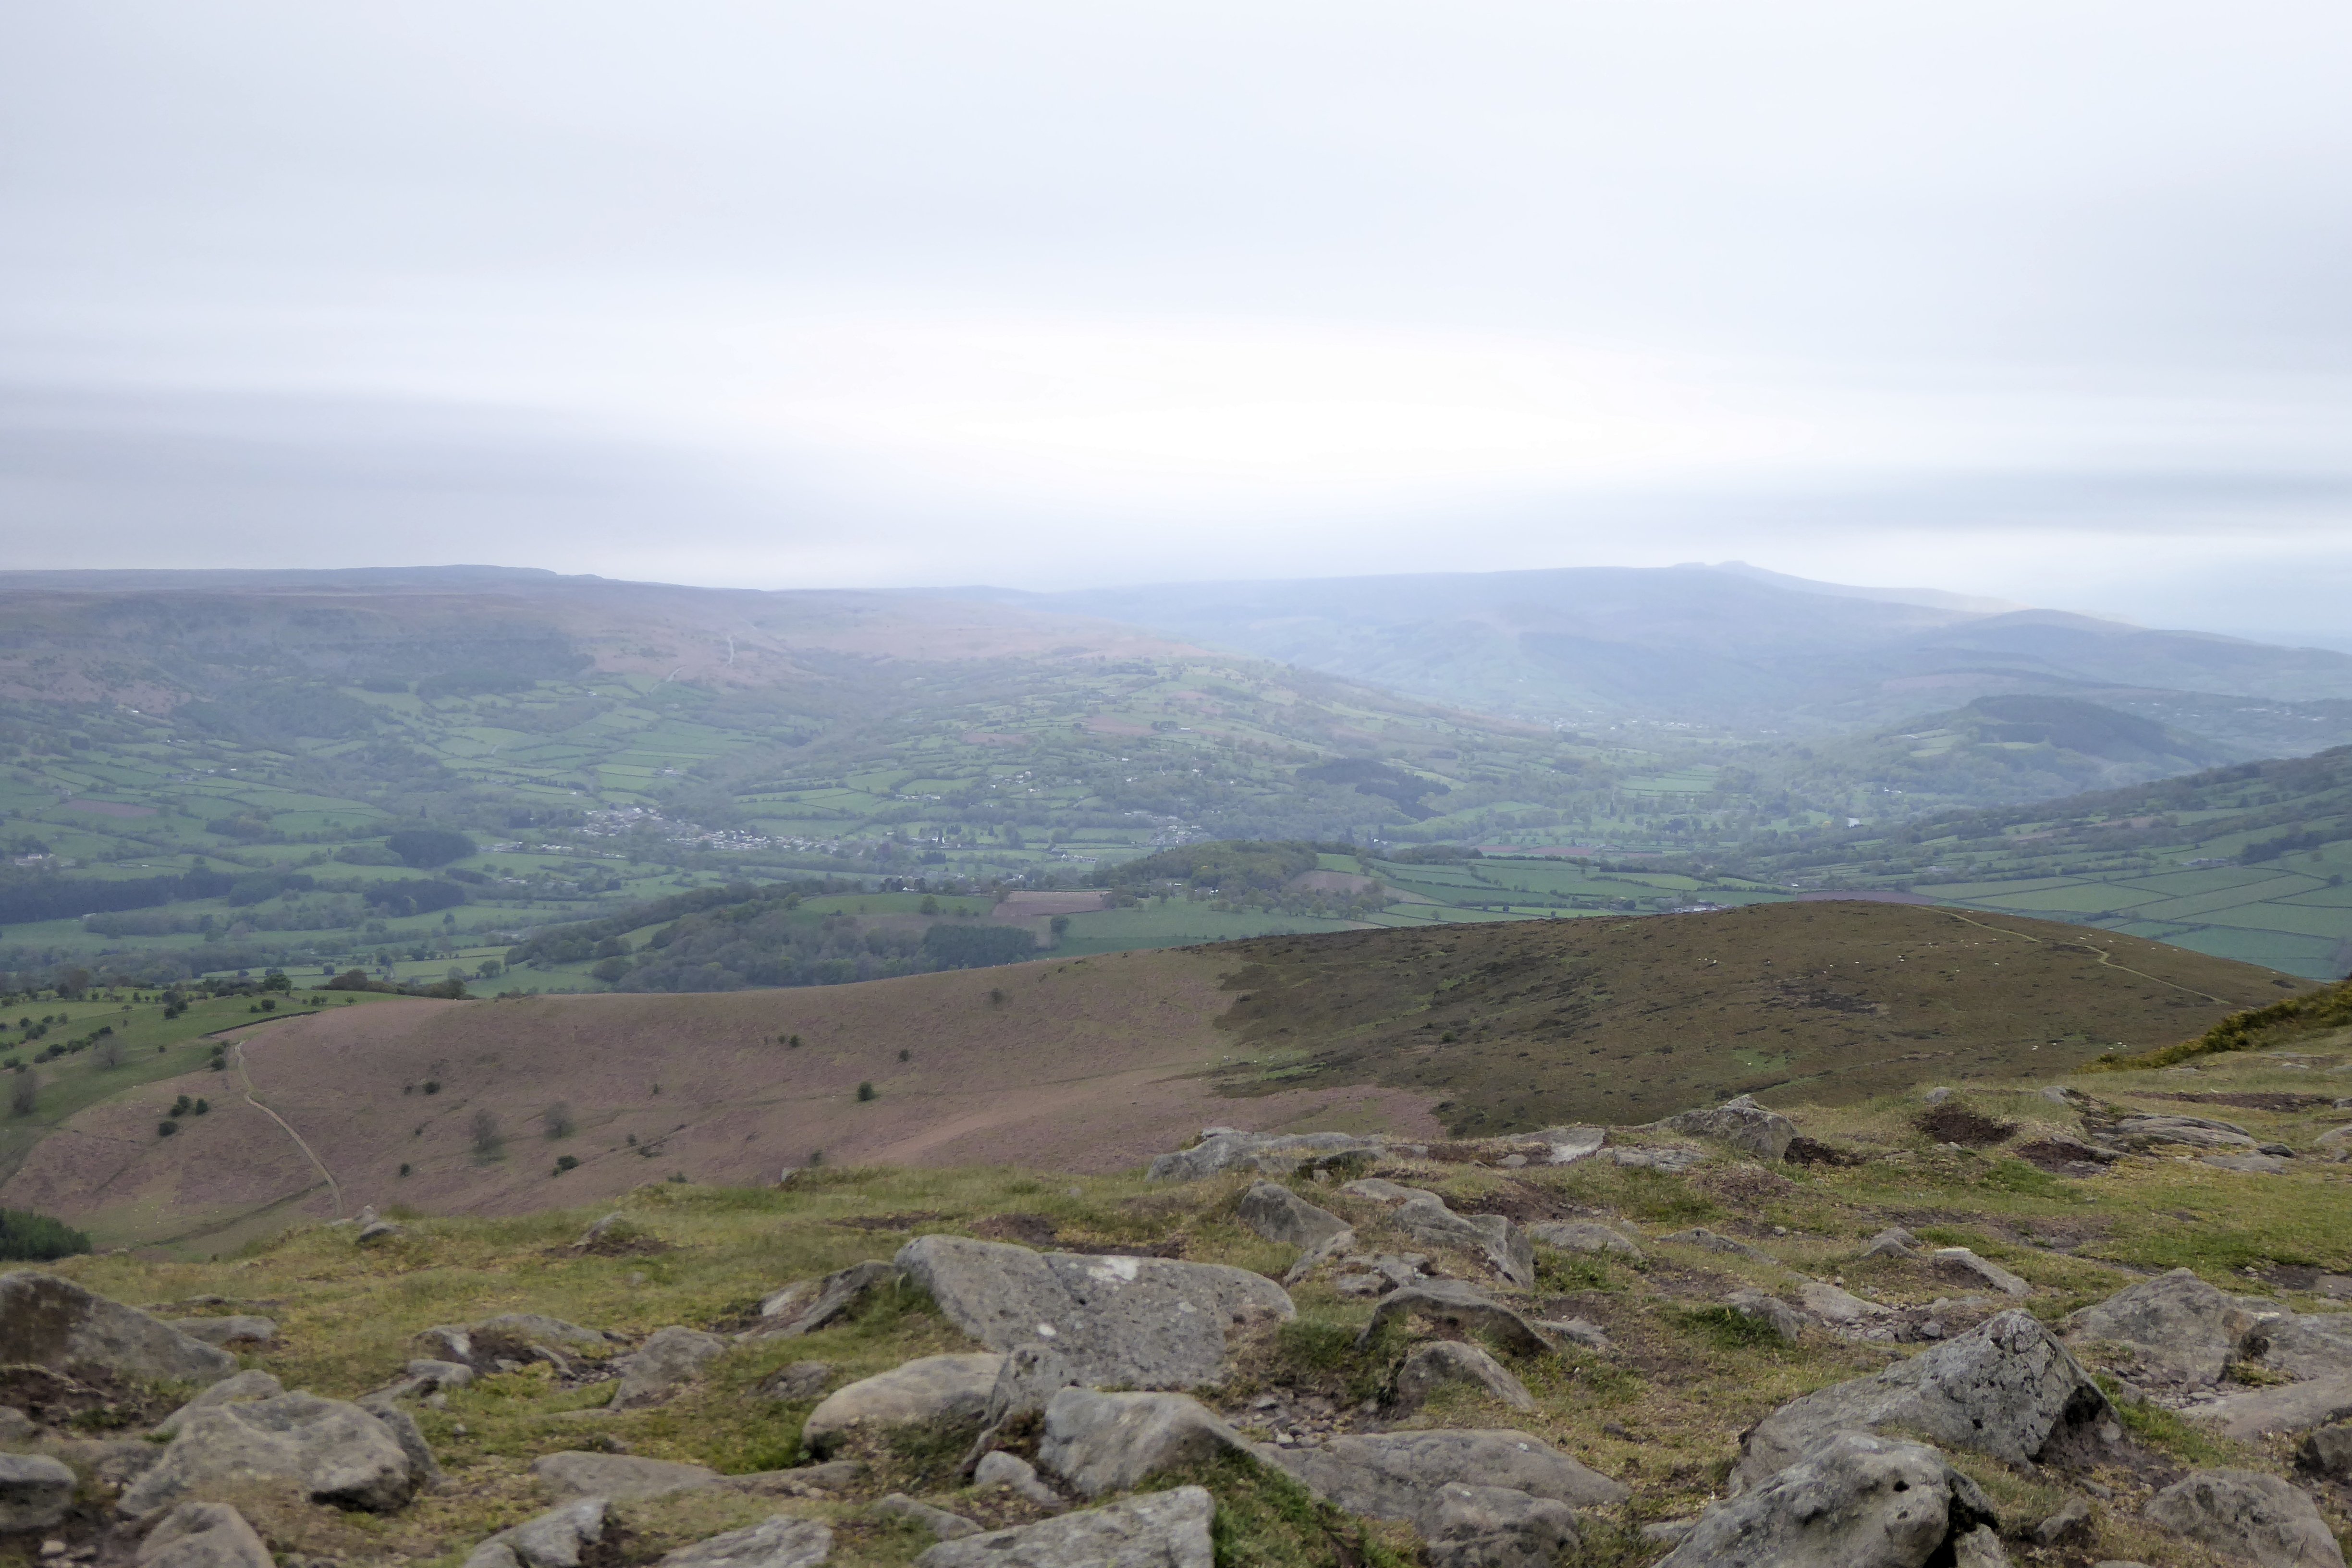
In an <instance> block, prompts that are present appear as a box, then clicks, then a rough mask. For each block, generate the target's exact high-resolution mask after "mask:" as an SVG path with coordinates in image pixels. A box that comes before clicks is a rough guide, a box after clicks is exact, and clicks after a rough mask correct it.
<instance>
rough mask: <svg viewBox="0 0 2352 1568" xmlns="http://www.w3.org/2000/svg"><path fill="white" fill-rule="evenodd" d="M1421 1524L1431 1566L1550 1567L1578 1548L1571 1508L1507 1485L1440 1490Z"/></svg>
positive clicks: (1574, 1512) (1452, 1486)
mask: <svg viewBox="0 0 2352 1568" xmlns="http://www.w3.org/2000/svg"><path fill="white" fill-rule="evenodd" d="M1420 1522H1421V1533H1422V1537H1423V1541H1424V1542H1426V1543H1427V1549H1426V1555H1427V1557H1428V1559H1429V1564H1430V1568H1553V1565H1554V1564H1555V1563H1559V1561H1560V1557H1561V1554H1562V1553H1563V1552H1571V1551H1573V1550H1575V1549H1576V1547H1577V1546H1579V1545H1580V1544H1581V1542H1580V1540H1579V1538H1578V1536H1577V1532H1576V1510H1574V1509H1571V1508H1570V1507H1569V1506H1568V1505H1567V1504H1566V1503H1561V1502H1554V1501H1553V1500H1551V1499H1549V1498H1538V1497H1529V1496H1528V1494H1527V1493H1525V1492H1523V1491H1517V1490H1514V1489H1511V1488H1509V1487H1475V1486H1463V1485H1459V1484H1455V1485H1448V1486H1444V1487H1440V1488H1439V1489H1438V1492H1437V1500H1436V1503H1435V1505H1434V1506H1433V1508H1432V1509H1431V1510H1430V1511H1429V1512H1427V1513H1426V1514H1424V1515H1423V1517H1422V1520H1421V1521H1420Z"/></svg>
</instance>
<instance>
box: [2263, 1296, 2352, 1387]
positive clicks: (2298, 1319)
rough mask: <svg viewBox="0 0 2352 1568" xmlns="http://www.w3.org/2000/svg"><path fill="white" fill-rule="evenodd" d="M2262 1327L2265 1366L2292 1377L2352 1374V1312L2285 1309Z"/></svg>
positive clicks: (2265, 1320)
mask: <svg viewBox="0 0 2352 1568" xmlns="http://www.w3.org/2000/svg"><path fill="white" fill-rule="evenodd" d="M2261 1335H2262V1339H2263V1351H2262V1361H2263V1365H2264V1366H2268V1367H2274V1368H2276V1369H2277V1370H2279V1371H2281V1372H2284V1373H2287V1374H2288V1375H2289V1376H2291V1377H2352V1312H2283V1313H2281V1314H2279V1315H2278V1316H2276V1317H2273V1318H2266V1319H2264V1320H2263V1324H2262V1328H2261Z"/></svg>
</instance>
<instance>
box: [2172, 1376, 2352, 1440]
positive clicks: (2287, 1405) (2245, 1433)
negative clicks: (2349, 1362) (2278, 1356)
mask: <svg viewBox="0 0 2352 1568" xmlns="http://www.w3.org/2000/svg"><path fill="white" fill-rule="evenodd" d="M2189 1414H2191V1415H2194V1416H2195V1417H2196V1418H2197V1419H2198V1420H2200V1421H2203V1422H2208V1423H2210V1424H2211V1425H2213V1426H2219V1427H2221V1432H2222V1434H2223V1436H2231V1437H2236V1438H2238V1439H2240V1440H2241V1441H2243V1442H2252V1441H2255V1440H2256V1439H2259V1438H2263V1437H2267V1436H2272V1435H2273V1434H2274V1433H2289V1432H2308V1431H2310V1430H2311V1429H2312V1428H2313V1427H2315V1426H2326V1425H2327V1424H2328V1423H2329V1422H2331V1421H2341V1420H2343V1419H2345V1418H2346V1417H2347V1416H2352V1377H2321V1378H2314V1379H2312V1380H2310V1381H2309V1382H2306V1383H2290V1384H2283V1385H2280V1386H2277V1387H2273V1388H2254V1389H2249V1390H2247V1391H2246V1392H2245V1393H2243V1394H2230V1395H2228V1396H2227V1397H2225V1398H2221V1399H2217V1400H2215V1401H2213V1402H2212V1403H2211V1404H2210V1405H2199V1406H2197V1407H2195V1408H2194V1409H2193V1410H2192V1411H2190V1412H2189Z"/></svg>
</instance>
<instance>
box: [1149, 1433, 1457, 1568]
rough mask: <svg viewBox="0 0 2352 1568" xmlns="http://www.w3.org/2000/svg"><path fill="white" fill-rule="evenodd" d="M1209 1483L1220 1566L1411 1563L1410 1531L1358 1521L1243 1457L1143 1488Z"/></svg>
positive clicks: (1374, 1567)
mask: <svg viewBox="0 0 2352 1568" xmlns="http://www.w3.org/2000/svg"><path fill="white" fill-rule="evenodd" d="M1181 1486H1197V1487H1206V1488H1207V1489H1209V1492H1210V1495H1212V1496H1213V1497H1214V1498H1215V1499H1216V1500H1217V1513H1216V1518H1215V1520H1214V1521H1213V1522H1212V1523H1211V1525H1210V1527H1209V1534H1210V1541H1211V1543H1212V1546H1213V1549H1214V1551H1215V1552H1216V1562H1217V1568H1411V1564H1412V1563H1413V1562H1414V1561H1415V1555H1416V1554H1415V1553H1414V1552H1413V1551H1412V1547H1411V1545H1410V1544H1409V1543H1410V1541H1411V1532H1410V1531H1408V1530H1406V1529H1404V1528H1403V1527H1402V1526H1388V1527H1384V1526H1382V1525H1381V1524H1380V1523H1378V1522H1376V1521H1370V1520H1363V1519H1356V1518H1353V1517H1351V1516H1349V1515H1348V1514H1346V1513H1343V1512H1341V1511H1340V1510H1339V1509H1337V1508H1335V1507H1333V1506H1332V1505H1331V1504H1329V1503H1328V1502H1325V1501H1323V1500H1321V1499H1319V1498H1318V1497H1317V1496H1316V1495H1315V1494H1314V1493H1312V1492H1310V1491H1308V1490H1307V1489H1306V1488H1305V1487H1303V1486H1300V1485H1299V1484H1298V1483H1297V1481H1295V1480H1292V1479H1290V1478H1289V1477H1288V1476H1286V1475H1284V1474H1283V1473H1282V1472H1281V1471H1279V1470H1276V1469H1273V1468H1269V1467H1267V1466H1265V1465H1262V1464H1260V1463H1258V1462H1257V1461H1256V1460H1255V1459H1253V1458H1247V1457H1245V1456H1244V1455H1240V1454H1233V1453H1227V1454H1223V1455H1220V1456H1219V1457H1218V1458H1215V1459H1213V1460H1211V1461H1209V1462H1208V1463H1205V1464H1201V1465H1195V1466H1192V1467H1191V1468H1187V1469H1184V1470H1180V1471H1175V1472H1173V1473H1171V1474H1168V1475H1163V1476H1156V1477H1154V1478H1153V1479H1150V1481H1148V1482H1146V1483H1145V1489H1146V1490H1148V1491H1170V1490H1173V1489H1175V1488H1177V1487H1181Z"/></svg>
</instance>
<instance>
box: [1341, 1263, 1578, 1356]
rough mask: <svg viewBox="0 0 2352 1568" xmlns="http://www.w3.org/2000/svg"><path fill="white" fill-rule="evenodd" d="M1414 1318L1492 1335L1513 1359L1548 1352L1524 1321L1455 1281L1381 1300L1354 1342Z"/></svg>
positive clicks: (1438, 1281) (1426, 1281) (1407, 1289)
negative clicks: (1517, 1356)
mask: <svg viewBox="0 0 2352 1568" xmlns="http://www.w3.org/2000/svg"><path fill="white" fill-rule="evenodd" d="M1417 1317H1418V1318H1427V1319H1429V1320H1431V1321H1433V1322H1438V1323H1443V1324H1444V1325H1445V1326H1446V1327H1447V1328H1451V1329H1460V1330H1462V1331H1465V1332H1468V1333H1480V1332H1484V1333H1489V1334H1492V1335H1494V1336H1495V1338H1496V1341H1497V1342H1500V1343H1501V1344H1502V1346H1503V1348H1504V1349H1506V1350H1507V1351H1509V1352H1511V1353H1512V1354H1514V1355H1541V1354H1542V1353H1543V1352H1546V1351H1548V1350H1549V1349H1551V1343H1550V1342H1549V1341H1548V1340H1546V1339H1545V1338H1544V1337H1543V1334H1542V1331H1539V1330H1538V1329H1537V1327H1536V1326H1535V1325H1534V1324H1533V1323H1531V1322H1529V1321H1528V1320H1527V1319H1526V1318H1524V1317H1521V1316H1520V1315H1519V1314H1518V1313H1517V1312H1515V1311H1513V1310H1511V1309H1510V1308H1508V1307H1506V1306H1504V1305H1503V1304H1502V1303H1501V1302H1499V1301H1495V1300H1488V1299H1487V1297H1486V1294H1485V1293H1484V1292H1482V1291H1480V1290H1478V1289H1475V1287H1473V1286H1469V1285H1465V1284H1463V1283H1462V1282H1461V1281H1460V1280H1458V1279H1424V1280H1423V1281H1422V1282H1421V1283H1420V1284H1418V1285H1409V1286H1406V1287H1405V1288H1404V1289H1401V1290H1392V1291H1391V1292H1390V1293H1389V1294H1387V1295H1386V1296H1383V1297H1381V1304H1380V1305H1379V1306H1377V1307H1375V1308H1373V1309H1372V1316H1371V1320H1370V1321H1369V1322H1367V1323H1365V1325H1364V1328H1363V1331H1362V1332H1361V1333H1360V1335H1358V1336H1357V1343H1359V1344H1370V1342H1372V1341H1373V1340H1374V1339H1375V1338H1377V1337H1378V1336H1379V1335H1380V1332H1381V1330H1382V1329H1385V1328H1386V1327H1388V1325H1389V1324H1390V1323H1391V1321H1395V1320H1397V1319H1400V1318H1402V1319H1404V1320H1405V1321H1408V1322H1410V1321H1412V1319H1414V1318H1417Z"/></svg>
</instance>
